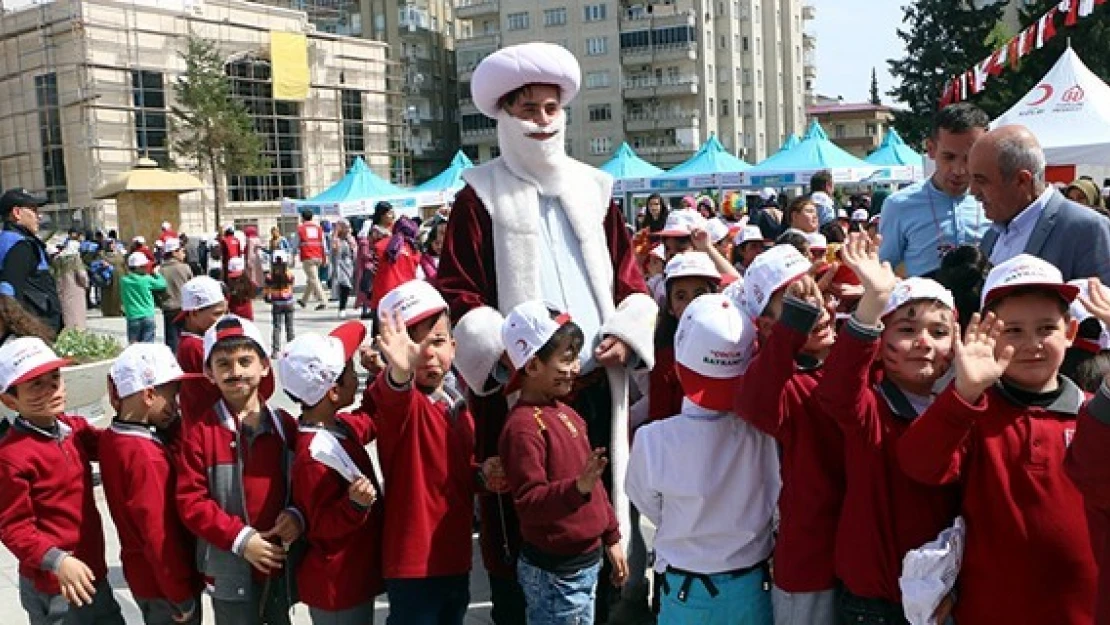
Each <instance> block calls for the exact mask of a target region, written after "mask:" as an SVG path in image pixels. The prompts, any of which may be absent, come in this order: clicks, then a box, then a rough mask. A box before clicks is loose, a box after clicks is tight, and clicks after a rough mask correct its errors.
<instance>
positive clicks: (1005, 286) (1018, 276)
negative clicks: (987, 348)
mask: <svg viewBox="0 0 1110 625" xmlns="http://www.w3.org/2000/svg"><path fill="white" fill-rule="evenodd" d="M1026 287H1037V288H1043V289H1045V290H1048V291H1053V292H1055V293H1056V294H1057V295H1059V296H1060V297H1061V298H1062V299H1063V300H1064V301H1065V302H1067V303H1068V304H1071V303H1072V301H1073V300H1074V299H1075V296H1076V295H1078V294H1079V287H1077V286H1075V285H1073V284H1066V283H1065V282H1064V276H1063V274H1061V273H1060V270H1059V269H1057V268H1056V266H1055V265H1053V264H1052V263H1050V262H1048V261H1046V260H1043V259H1040V258H1037V257H1036V256H1032V255H1030V254H1018V255H1017V256H1015V257H1013V258H1011V259H1010V260H1008V261H1006V262H1004V263H1000V264H998V265H995V267H994V269H991V272H990V273H988V274H987V281H986V284H984V285H983V295H982V296H981V298H980V299H981V301H980V306H981V308H986V307H987V305H988V304H990V303H991V302H993V301H996V300H997V299H999V298H1000V297H1003V296H1005V295H1006V294H1007V293H1010V292H1012V291H1014V290H1015V289H1020V288H1026Z"/></svg>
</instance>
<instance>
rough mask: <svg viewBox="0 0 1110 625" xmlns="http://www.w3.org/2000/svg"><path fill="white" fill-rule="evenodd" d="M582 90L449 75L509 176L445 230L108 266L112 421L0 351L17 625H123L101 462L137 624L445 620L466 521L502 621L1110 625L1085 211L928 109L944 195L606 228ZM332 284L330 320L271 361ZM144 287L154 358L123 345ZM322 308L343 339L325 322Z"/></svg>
mask: <svg viewBox="0 0 1110 625" xmlns="http://www.w3.org/2000/svg"><path fill="white" fill-rule="evenodd" d="M580 78H581V75H580V69H579V66H578V63H577V61H576V60H575V58H574V57H573V56H572V55H571V54H570V53H569V52H567V51H566V50H565V49H564V48H562V47H559V46H555V45H551V44H522V45H517V46H509V47H505V48H502V49H500V50H499V51H497V52H495V53H493V54H491V55H489V56H488V57H486V58H485V59H484V60H483V61H482V63H481V64H479V66H478V67H477V68H476V70H475V72H474V76H473V79H472V95H473V98H474V102H475V106H476V107H477V108H478V109H479V110H480V111H481V112H482V113H484V114H485V115H487V116H488V117H490V118H492V119H496V120H497V122H498V123H497V134H498V141H499V146H500V148H501V156H500V157H499V158H497V159H494V160H492V161H490V162H488V163H484V164H482V165H479V166H476V167H474V168H472V169H469V170H467V172H466V173H464V180H465V181H466V186H465V187H464V188H463V189H462V191H460V192H459V194H458V195H457V196H456V199H455V202H454V205H453V206H452V208H451V212H450V217H449V219H447V218H445V219H435V220H432V221H431V222H430V223H428V224H426V225H425V226H424V227H423V228H421V227H420V226H418V225H417V224H416V223H415V222H413V221H410V220H409V219H407V218H405V217H399V218H398V217H396V216H395V215H394V212H393V210H392V208H391V207H390V206H389V205H387V204H379V205H378V206H377V207H376V209H375V211H374V215H373V217H372V218H371V219H370V220H368V221H367V222H366V223H364V224H362V225H361V227H360V228H359V229H358V232H359V234H358V236H352V233H353V232H354V229H353V228H352V227H351V224H347V223H344V222H340V223H338V224H337V225H336V226H335V227H334V229H332V228H331V227H330V225H327V226H326V225H325V224H326V222H323V223H322V222H318V221H317V220H316V219H315V218H314V217H313V215H312V214H311V213H305V214H304V215H302V223H301V224H300V226H299V227H298V233H297V237H296V240H295V241H294V242H292V243H290V242H288V241H285V240H284V239H283V238H282V236H281V235H280V233H278V232H276V231H275V232H273V233H271V241H270V243H269V244H268V246H267V245H266V244H263V243H262V242H261V241H260V240H259V237H258V234H257V232H251V231H245V232H244V233H243V236H237V234H236V232H235V231H234V229H229V231H227V232H225V234H224V236H223V237H222V238H221V240H220V241H219V251H218V252H217V256H218V260H219V262H220V263H221V270H220V271H219V272H218V273H219V277H221V278H222V279H223V280H224V281H225V282H220V281H218V280H216V279H213V278H212V277H210V276H207V275H199V276H196V277H191V276H192V274H194V273H202V272H193V271H191V268H190V267H189V265H191V263H190V262H189V259H188V257H187V256H185V258H184V260H183V259H182V257H181V248H180V247H179V244H175V243H174V241H180V237H176V236H167V238H166V240H165V241H163V242H162V245H161V256H162V257H161V258H158V254H154V253H151V254H148V253H147V252H146V251H144V250H143V249H142V247H139V248H137V249H134V250H132V251H131V252H130V254H129V255H128V256H127V261H126V262H127V265H128V266H129V268H130V271H129V272H128V273H127V274H126V275H125V276H123V278H122V279H121V282H122V281H123V280H127V281H126V282H125V283H124V285H123V286H124V292H125V293H127V295H125V296H124V298H123V299H124V305H125V306H124V307H125V309H127V308H128V307H131V309H132V310H134V311H136V312H135V315H134V316H132V315H128V331H129V334H130V333H131V332H132V325H134V332H135V337H136V340H135V342H134V343H133V344H132V345H131V346H129V347H128V348H127V350H125V351H124V353H123V354H122V355H121V356H120V357H119V359H118V360H117V361H116V362H115V364H114V365H113V368H112V372H111V376H110V379H109V381H108V386H107V392H108V395H109V397H110V398H111V401H112V402H113V405H114V406H115V407H116V410H117V413H118V415H117V417H116V419H115V420H114V422H113V423H112V425H111V427H110V428H108V429H107V430H104V431H99V430H96V429H94V428H92V427H90V426H89V425H88V424H87V423H85V422H84V421H83V420H81V419H80V418H76V417H70V416H67V415H64V414H62V407H63V406H64V400H65V388H64V382H63V381H62V378H61V376H60V375H59V373H58V369H59V368H60V367H61V366H62V365H63V364H65V361H63V360H61V359H58V358H57V356H56V355H55V354H54V353H53V352H52V351H51V349H50V347H49V346H48V345H47V344H46V343H44V342H43V341H41V340H40V339H38V338H35V337H20V338H14V339H11V340H8V341H6V342H5V343H4V344H3V345H2V346H0V401H3V403H4V404H5V405H6V406H8V407H9V408H10V409H12V410H13V411H15V412H16V413H18V417H17V418H16V420H15V422H14V425H13V426H12V428H11V429H10V431H9V432H8V433H6V434H5V435H3V438H0V541H2V542H3V543H4V545H5V546H6V547H7V548H8V549H9V550H11V551H12V553H13V554H15V556H16V557H17V558H18V559H19V562H20V569H19V573H20V580H19V584H20V593H21V600H22V603H23V606H24V608H25V609H26V610H27V613H28V615H29V619H30V622H31V623H33V624H35V625H38V624H39V623H51V624H54V623H97V624H100V623H112V624H116V623H122V622H123V619H122V616H120V614H121V613H120V608H119V606H118V604H117V602H116V600H115V598H114V596H113V594H112V590H111V588H110V587H109V586H108V584H107V580H106V575H107V566H106V563H105V553H104V536H103V529H102V526H101V522H100V519H99V516H98V514H97V511H96V508H95V503H94V497H93V485H92V477H91V475H92V473H91V469H90V466H89V463H90V462H91V461H99V462H100V466H101V479H102V481H103V485H104V492H105V496H106V498H107V500H108V504H109V508H110V510H111V514H112V517H113V521H114V522H115V525H116V528H117V531H118V532H119V538H120V545H121V550H122V553H121V560H122V564H123V573H124V577H125V578H126V580H127V582H128V585H129V586H130V587H131V591H132V594H133V595H134V596H135V598H136V602H137V603H138V605H139V607H140V609H141V611H142V613H143V617H144V619H145V622H146V623H148V624H154V623H199V622H200V618H201V614H200V613H201V602H200V593H201V592H202V591H206V592H207V593H208V595H209V596H210V598H211V606H212V610H213V612H214V616H215V622H216V623H217V624H218V625H232V624H235V625H241V624H250V623H272V624H282V623H288V622H289V619H290V617H289V613H290V610H291V609H292V607H293V605H294V604H295V603H298V602H300V603H304V604H305V605H307V606H308V611H309V615H310V617H311V618H312V620H313V622H314V623H317V624H323V623H329V624H331V623H344V624H346V623H350V624H360V625H361V624H367V623H371V622H373V618H374V617H373V611H374V599H375V597H377V596H378V595H380V594H382V593H385V595H386V596H387V598H388V602H389V618H388V622H389V623H391V624H394V625H407V624H421V625H422V624H425V623H438V624H461V623H462V622H463V620H464V618H465V615H466V613H467V609H468V605H469V599H470V592H469V584H470V569H471V563H472V553H471V532H472V529H473V524H474V520H475V515H477V517H478V520H479V525H480V532H479V542H480V549H481V557H482V560H483V564H484V566H485V570H486V573H487V575H488V578H489V586H490V590H491V594H492V610H491V616H492V619H493V621H494V622H495V623H497V624H498V625H518V624H523V623H528V624H529V625H543V624H548V623H551V624H562V623H595V622H596V623H613V624H614V625H616V624H618V623H637V624H639V623H650V622H659V623H666V624H677V623H712V624H726V623H727V624H743V625H770V624H771V623H774V624H775V625H795V624H797V625H832V624H834V623H874V624H890V625H898V624H905V623H910V622H913V623H956V624H958V625H959V624H968V623H995V622H999V623H1002V622H1004V623H1019V624H1021V623H1027V624H1030V625H1043V624H1046V623H1053V624H1057V623H1060V624H1066V625H1087V624H1091V623H1110V573H1104V572H1103V571H1102V570H1101V565H1102V564H1104V563H1107V562H1106V551H1105V549H1104V545H1103V543H1104V541H1105V534H1106V531H1107V522H1106V519H1107V516H1106V515H1107V509H1108V503H1107V497H1106V496H1105V493H1106V492H1107V491H1108V489H1110V462H1108V460H1107V455H1106V454H1105V453H1104V447H1103V445H1104V444H1106V443H1110V384H1108V382H1107V380H1108V379H1110V286H1107V285H1110V219H1108V218H1107V217H1106V215H1105V213H1104V212H1103V210H1104V209H1102V208H1101V206H1100V204H1099V199H1100V198H1101V197H1102V193H1101V190H1099V189H1098V187H1097V185H1096V184H1095V183H1093V181H1088V180H1083V179H1081V180H1078V181H1076V182H1075V183H1073V184H1071V185H1068V186H1066V187H1065V188H1062V189H1060V188H1056V187H1055V186H1053V185H1051V184H1049V183H1047V182H1046V180H1045V170H1046V167H1045V161H1044V154H1043V152H1042V150H1041V149H1040V146H1039V144H1038V143H1037V140H1036V137H1034V136H1032V135H1031V134H1030V133H1029V132H1028V131H1027V130H1026V129H1024V128H1021V127H1014V126H1009V127H1003V128H998V129H995V130H988V120H987V118H986V116H985V115H984V114H983V113H982V111H980V110H978V109H977V108H975V107H974V106H972V105H969V104H957V105H953V106H950V107H948V108H945V109H944V110H942V111H940V113H939V114H938V115H937V117H936V119H935V123H934V127H933V129H932V132H931V135H930V138H929V140H928V145H927V148H928V151H929V154H930V156H931V157H932V158H933V159H934V160H935V162H936V163H937V168H936V170H935V172H934V173H933V174H932V175H931V176H930V177H929V178H928V179H926V180H924V181H921V182H919V183H916V184H913V185H909V186H907V187H906V188H903V189H900V190H898V191H896V192H894V193H893V194H890V195H889V196H885V195H880V194H878V193H876V194H873V195H869V194H866V193H862V192H861V193H859V194H857V195H853V196H850V197H849V198H847V202H845V201H844V198H843V197H840V199H839V200H838V196H840V195H842V194H839V193H838V190H837V189H836V188H835V184H834V181H833V179H832V176H831V175H830V174H828V173H827V172H823V173H820V174H817V175H815V176H814V177H813V179H812V180H811V183H810V187H809V189H808V192H807V193H804V194H802V195H799V196H797V197H785V196H782V195H781V194H779V193H777V192H776V191H775V190H774V189H765V190H763V191H761V192H760V193H758V194H754V195H752V196H747V197H743V196H740V195H738V194H729V195H727V196H725V197H723V198H720V199H719V200H717V199H714V198H712V197H710V196H708V195H707V196H689V197H684V198H681V199H680V200H679V201H678V202H677V203H676V204H675V205H673V206H672V205H670V203H669V202H668V201H667V199H666V198H663V197H661V196H651V197H649V198H647V199H646V201H645V204H644V207H643V210H642V212H641V213H640V216H639V224H638V225H639V228H638V229H633V228H630V227H629V226H628V225H627V224H626V222H625V218H624V215H623V213H622V211H621V209H620V207H619V206H618V205H617V204H616V203H614V202H612V201H611V189H612V180H611V179H610V178H609V177H608V176H607V175H605V174H603V173H601V172H599V171H598V170H596V169H594V168H592V167H589V166H587V165H584V164H582V163H579V162H577V161H574V160H573V159H570V158H569V157H567V156H566V154H565V149H564V141H563V136H564V132H565V129H566V123H567V120H566V113H565V108H564V107H565V106H566V105H567V104H568V103H569V102H570V101H571V100H573V99H574V97H575V95H576V94H577V91H578V88H579V83H580ZM5 197H6V196H5ZM1069 198H1074V199H1069ZM1075 200H1083V201H1082V202H1080V201H1075ZM21 201H23V202H28V200H26V199H25V198H23V199H21ZM838 201H839V202H840V203H839V204H838ZM5 211H6V212H5V214H6V215H7V214H10V215H12V216H14V218H13V219H11V220H10V221H9V223H12V224H15V226H13V228H23V229H25V230H26V231H27V232H32V233H33V229H32V228H31V226H30V225H29V224H31V223H32V217H33V215H27V214H24V212H25V211H31V212H32V213H33V207H32V208H21V207H17V208H15V209H14V210H8V209H5ZM630 230H631V232H630ZM17 234H19V236H21V237H23V236H25V235H26V232H24V231H23V230H18V231H17ZM421 239H423V241H422V240H421ZM22 240H24V239H20V241H22ZM3 241H4V240H3V239H2V238H0V254H2V253H6V251H5V248H4V244H3ZM12 241H13V242H15V243H14V245H18V244H19V242H17V241H16V240H15V239H14V238H13V239H12ZM67 245H68V244H67ZM27 247H29V248H30V249H22V250H17V248H16V247H12V251H11V252H10V254H14V253H17V252H18V253H21V254H24V255H26V258H28V259H30V260H32V261H33V260H35V259H36V258H37V259H38V260H39V261H41V262H45V261H46V258H47V256H46V255H45V252H41V251H40V250H37V248H34V247H33V246H27ZM252 248H253V249H263V248H267V249H266V252H267V254H266V255H265V256H263V255H259V256H258V257H257V259H258V260H257V262H258V263H259V264H258V267H257V268H256V269H255V270H254V271H253V272H252V269H251V265H252V263H254V262H256V256H255V255H254V254H253V253H252V252H251V251H250V250H251V249H252ZM67 249H68V247H67ZM36 253H38V255H37V256H36ZM167 255H168V257H167ZM59 256H60V255H59ZM9 257H10V255H9ZM294 257H296V258H299V259H300V262H301V263H302V266H303V267H304V269H305V273H306V289H305V292H304V295H303V296H302V298H301V299H300V300H297V299H295V296H294V292H293V281H292V277H291V275H292V274H291V272H290V271H289V268H290V266H291V265H292V262H293V259H294ZM176 265H180V267H178V266H176ZM152 267H154V269H153V270H152V269H151V268H152ZM187 272H188V273H187ZM322 273H324V274H326V275H325V276H324V277H322V276H321V274H322ZM252 274H253V275H252ZM329 278H330V279H331V281H332V284H333V288H334V289H335V295H336V299H337V300H338V302H339V317H340V319H341V322H340V323H339V324H338V325H337V326H336V327H335V329H334V330H332V331H331V332H330V333H328V334H326V335H321V334H314V333H297V334H296V336H294V328H295V323H294V321H293V314H294V311H295V310H296V308H297V307H298V306H299V307H301V308H305V307H307V306H308V305H309V304H310V303H312V301H313V300H315V301H316V302H317V304H316V305H317V306H318V307H320V306H325V305H326V301H327V296H326V295H325V294H324V288H323V284H324V283H325V282H326V281H327V279H329ZM237 281H238V282H237ZM173 282H180V287H179V289H178V293H177V296H176V298H175V299H173V300H171V301H173V302H174V304H176V305H169V306H168V308H167V307H165V306H164V307H163V313H164V314H165V315H167V320H168V321H169V322H170V323H175V324H177V325H178V327H179V329H180V335H179V338H178V340H177V345H176V350H175V352H174V351H170V350H169V348H168V347H166V346H162V345H153V344H150V343H149V342H146V341H148V340H149V338H150V333H149V330H150V328H151V327H153V325H152V324H153V323H154V315H155V312H154V311H155V309H154V305H153V300H152V299H148V297H151V293H152V292H154V291H158V290H161V289H166V290H168V289H169V288H170V286H169V285H170V283H173ZM3 284H5V282H3V281H0V312H2V310H3V309H2V306H3V305H4V297H5V292H4V291H3V290H2V289H3V288H4V287H3ZM72 285H75V286H76V287H77V288H81V280H79V279H77V278H76V277H75V278H73V279H72ZM67 288H70V287H69V286H67ZM260 288H261V289H262V290H263V292H264V294H265V297H266V299H267V300H269V303H270V305H271V306H273V311H274V315H273V319H274V334H273V339H272V340H271V341H270V342H269V343H268V344H267V343H266V342H265V341H264V340H263V338H262V335H261V332H260V331H259V329H258V328H257V327H256V326H255V325H254V323H253V322H252V320H251V317H252V315H251V311H252V309H251V301H252V300H253V299H254V297H255V295H256V294H257V291H258V290H259V289H260ZM8 295H9V296H10V293H8ZM351 295H355V301H354V304H353V305H354V308H356V309H360V313H363V314H362V315H360V316H369V317H371V318H372V323H371V324H364V323H363V321H362V320H361V319H359V320H355V319H351V320H342V318H343V317H345V316H346V312H347V305H348V304H349V303H350V297H351ZM48 310H49V307H48ZM58 312H59V314H61V306H59V309H58ZM171 315H172V319H171V318H170V316H171ZM133 320H134V321H135V323H134V324H132V321H133ZM367 325H370V326H371V327H370V328H368V327H367ZM281 330H284V331H285V332H286V337H285V339H286V341H287V342H285V343H283V342H282V340H281V338H282V337H281V334H280V331H281ZM356 365H361V367H362V368H364V369H366V370H367V372H368V373H369V378H368V382H367V384H366V387H365V389H364V390H363V391H362V393H361V399H359V401H358V402H357V406H356V399H357V398H358V396H359V395H360V393H359V389H358V387H359V379H358V376H357V374H356ZM275 371H276V379H275V375H274V372H275ZM278 380H280V387H281V389H282V390H283V392H285V393H286V394H287V395H288V396H289V397H290V399H292V400H293V402H294V404H295V405H296V406H297V410H296V412H299V414H290V413H288V412H286V411H284V410H278V409H275V408H272V407H271V406H270V404H269V400H270V399H271V398H272V396H273V393H274V392H276V388H277V387H278V385H277V381H278ZM371 442H373V443H375V444H376V449H377V466H375V463H374V461H373V460H372V458H371V456H370V454H369V453H368V452H367V446H368V445H369V444H370V443H371ZM379 473H380V475H381V482H379V479H378V475H379ZM648 524H650V526H651V527H653V528H654V535H653V540H651V541H648V540H645V539H646V538H647V536H645V532H644V531H643V529H644V527H645V526H646V525H648ZM951 535H956V536H957V538H956V539H954V540H948V541H945V540H944V539H943V537H945V536H951ZM938 537H940V538H938ZM926 545H930V548H929V549H923V547H925V546H926ZM919 557H924V558H932V559H933V562H934V564H935V566H934V567H933V572H932V575H933V576H932V577H927V578H925V579H923V580H917V581H921V582H923V583H921V584H910V583H907V582H906V580H907V579H908V578H912V575H911V571H910V568H909V566H908V564H906V565H904V563H906V562H908V561H909V560H911V559H913V558H919ZM1107 564H1108V566H1110V563H1107ZM914 579H915V578H914Z"/></svg>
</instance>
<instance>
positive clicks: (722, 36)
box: [721, 35, 728, 50]
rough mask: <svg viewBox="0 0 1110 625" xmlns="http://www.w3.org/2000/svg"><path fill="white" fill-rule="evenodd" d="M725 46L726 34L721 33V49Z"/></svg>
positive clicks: (726, 44) (726, 45)
mask: <svg viewBox="0 0 1110 625" xmlns="http://www.w3.org/2000/svg"><path fill="white" fill-rule="evenodd" d="M727 47H728V36H727V35H721V49H722V50H724V49H725V48H727Z"/></svg>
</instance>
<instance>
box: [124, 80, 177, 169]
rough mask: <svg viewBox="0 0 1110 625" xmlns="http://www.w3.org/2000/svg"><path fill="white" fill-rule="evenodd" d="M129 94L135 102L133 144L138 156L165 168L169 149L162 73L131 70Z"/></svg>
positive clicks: (167, 162) (168, 157)
mask: <svg viewBox="0 0 1110 625" xmlns="http://www.w3.org/2000/svg"><path fill="white" fill-rule="evenodd" d="M131 95H132V97H133V99H134V102H135V147H136V148H137V149H138V150H139V155H140V156H145V157H147V158H151V159H154V160H155V161H157V163H158V164H159V165H160V166H162V167H167V166H168V165H169V164H170V152H169V147H168V145H167V140H166V131H167V125H166V91H165V86H164V84H163V82H162V72H148V71H146V70H135V71H132V72H131Z"/></svg>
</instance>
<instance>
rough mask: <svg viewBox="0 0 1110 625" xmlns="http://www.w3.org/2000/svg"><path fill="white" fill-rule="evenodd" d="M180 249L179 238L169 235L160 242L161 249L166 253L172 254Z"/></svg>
mask: <svg viewBox="0 0 1110 625" xmlns="http://www.w3.org/2000/svg"><path fill="white" fill-rule="evenodd" d="M179 249H181V239H178V238H176V237H170V238H168V239H166V241H165V243H163V244H162V251H163V252H165V253H167V254H172V253H174V252H176V251H177V250H179Z"/></svg>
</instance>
